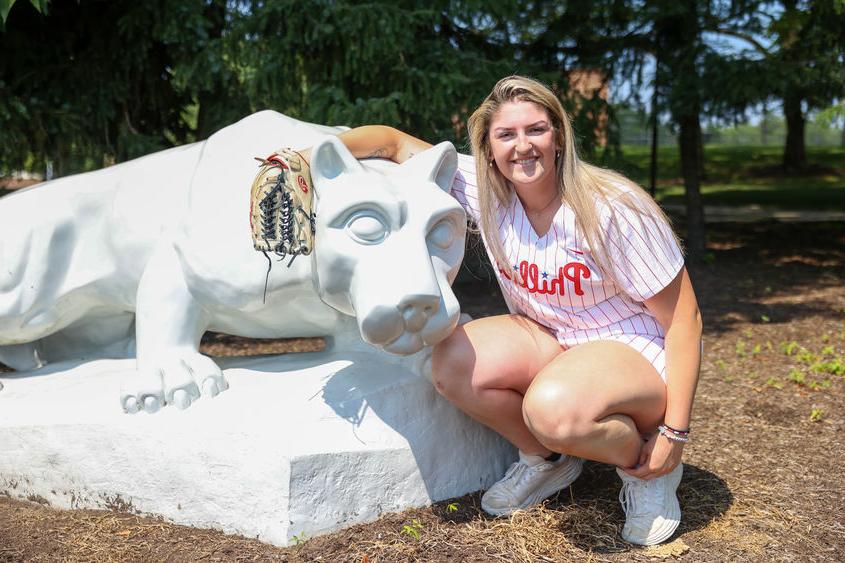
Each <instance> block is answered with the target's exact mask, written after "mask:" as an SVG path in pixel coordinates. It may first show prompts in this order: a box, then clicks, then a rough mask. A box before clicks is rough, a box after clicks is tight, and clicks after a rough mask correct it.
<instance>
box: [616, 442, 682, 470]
mask: <svg viewBox="0 0 845 563" xmlns="http://www.w3.org/2000/svg"><path fill="white" fill-rule="evenodd" d="M683 453H684V444H683V442H675V441H674V440H670V439H669V438H667V437H666V436H663V435H661V434H657V433H655V434H654V435H652V437H651V438H649V439H648V441H647V442H646V443H645V444H643V449H642V450H640V459H639V461H638V462H637V465H636V467H629V468H622V470H623V471H624V472H625V473H627V474H628V475H633V476H634V477H639V478H640V479H646V480H647V479H654V478H655V477H660V476H661V475H666V474H667V473H670V472H671V471H672V470H673V469H675V467H677V466H678V464H679V463H681V456H682V455H683Z"/></svg>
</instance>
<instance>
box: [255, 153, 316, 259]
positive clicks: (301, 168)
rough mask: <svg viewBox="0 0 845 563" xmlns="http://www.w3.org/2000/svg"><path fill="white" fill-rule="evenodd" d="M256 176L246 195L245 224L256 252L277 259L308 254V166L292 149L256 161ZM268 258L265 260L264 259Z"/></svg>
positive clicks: (310, 215) (310, 230)
mask: <svg viewBox="0 0 845 563" xmlns="http://www.w3.org/2000/svg"><path fill="white" fill-rule="evenodd" d="M256 160H258V161H259V162H261V164H260V168H259V171H258V175H257V176H256V177H255V180H254V181H253V182H252V189H251V191H250V212H249V222H250V227H251V229H252V242H253V246H254V247H255V249H256V250H259V251H261V252H264V254H265V256H266V255H267V253H268V252H272V253H274V254H276V255H277V256H279V257H280V258H285V257H287V256H290V261H289V262H288V266H290V265H291V263H292V262H293V260H294V258H296V257H297V256H300V255H308V254H311V250H312V249H313V248H314V213H313V211H312V209H311V208H312V202H313V196H314V191H313V189H312V184H311V171H310V167H309V165H308V163H307V162H306V161H305V159H303V158H302V157H301V156H300V155H299V153H297V152H296V151H294V150H292V149H287V148H285V149H280V150H279V151H277V152H274V153H273V154H271V155H270V156H268V157H267V158H256ZM268 258H269V256H268Z"/></svg>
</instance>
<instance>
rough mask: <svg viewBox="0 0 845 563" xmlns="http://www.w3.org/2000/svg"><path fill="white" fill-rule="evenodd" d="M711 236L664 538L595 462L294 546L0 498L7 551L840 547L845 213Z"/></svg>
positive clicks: (564, 553) (548, 557)
mask: <svg viewBox="0 0 845 563" xmlns="http://www.w3.org/2000/svg"><path fill="white" fill-rule="evenodd" d="M711 240H712V242H711V250H712V251H713V256H712V258H713V260H712V262H711V263H710V264H707V265H705V266H703V267H700V268H697V269H695V270H694V271H693V277H694V281H695V284H696V289H697V292H698V294H699V298H700V301H701V309H702V311H703V313H704V316H705V325H706V335H705V360H704V364H703V367H702V380H701V384H700V387H699V394H698V399H697V402H696V410H695V413H694V419H693V427H694V429H695V430H694V440H693V442H692V443H691V444H690V445H689V447H688V449H687V451H686V453H685V462H686V464H687V469H686V472H685V476H684V480H683V482H682V484H681V487H680V489H679V495H680V498H681V504H682V507H683V509H684V521H683V523H682V525H681V528H680V530H679V533H678V534H677V536H676V539H675V540H674V541H673V542H671V543H669V544H667V545H664V546H661V547H658V548H650V549H641V548H635V547H632V546H630V545H627V544H625V543H624V542H622V541H621V540H619V538H618V536H617V531H618V529H619V527H620V526H621V523H622V521H623V516H622V512H621V509H620V508H619V505H618V502H617V499H616V495H617V494H618V487H619V485H618V482H617V478H616V476H615V474H614V472H613V470H612V469H611V468H610V467H607V466H603V465H599V464H592V463H591V464H588V465H587V468H586V470H585V473H584V475H583V476H582V477H581V478H579V479H578V481H576V483H575V484H574V485H573V487H572V488H571V490H568V491H564V492H562V493H561V494H559V495H558V496H557V497H554V498H552V499H550V500H549V501H547V502H546V503H545V504H544V505H543V506H542V507H538V508H535V509H532V510H529V511H526V512H523V513H518V514H517V515H515V516H513V517H512V518H510V519H493V518H489V517H487V516H485V515H483V514H482V513H481V512H480V511H479V508H478V495H477V494H475V495H469V496H466V497H462V498H459V499H453V500H451V501H449V502H444V503H439V504H438V505H436V506H434V507H431V508H427V509H419V510H411V511H408V512H405V513H402V514H392V515H387V516H384V517H383V518H382V519H380V520H379V521H377V522H375V523H372V524H369V525H362V526H356V527H354V528H350V529H347V530H344V531H341V532H338V533H336V534H332V535H329V536H322V537H317V538H310V539H309V538H303V541H302V542H301V543H300V544H299V545H297V546H294V547H291V548H287V549H281V548H275V547H272V546H268V545H266V544H262V543H260V542H257V541H255V540H250V539H246V538H241V537H234V536H226V535H223V534H221V533H219V532H215V531H207V530H197V529H191V528H185V527H181V526H174V525H170V524H167V523H164V522H160V521H157V520H154V519H149V518H141V517H138V516H134V515H128V514H120V513H114V512H104V511H57V510H53V509H50V508H48V507H44V506H41V505H38V504H36V503H33V502H26V501H21V500H17V499H9V498H0V561H61V560H75V561H76V560H91V561H107V560H115V561H153V560H168V561H195V560H205V561H255V560H260V561H267V560H276V561H357V562H361V561H391V562H392V561H416V560H426V561H428V560H432V561H446V560H449V561H454V560H463V561H491V560H501V561H566V560H573V561H586V560H593V561H634V560H647V559H653V558H669V557H679V558H681V559H683V560H687V561H696V562H698V561H719V562H723V561H795V560H800V561H842V560H843V558H845V468H843V464H842V462H841V459H842V453H841V452H842V451H843V449H845V439H844V438H843V433H845V224H843V223H829V224H821V223H818V224H800V225H799V224H780V223H755V224H751V225H749V224H737V223H724V224H720V225H719V226H718V229H716V228H715V226H714V227H713V228H712V230H711ZM459 291H460V293H461V294H462V302H463V304H464V309H465V310H467V311H468V312H470V313H471V314H473V315H476V316H477V315H480V314H483V313H489V312H496V311H500V310H502V305H501V301H500V299H499V298H497V297H496V296H495V291H494V290H492V289H491V288H487V287H479V286H473V287H467V286H464V287H461V288H459ZM213 345H215V346H219V347H223V348H225V347H227V346H230V347H234V348H237V349H243V348H245V347H246V348H249V347H251V346H253V345H252V344H250V343H243V342H235V343H232V342H229V341H225V339H224V341H221V342H215V343H213ZM296 346H304V345H303V344H302V343H298V344H296ZM0 455H2V454H0Z"/></svg>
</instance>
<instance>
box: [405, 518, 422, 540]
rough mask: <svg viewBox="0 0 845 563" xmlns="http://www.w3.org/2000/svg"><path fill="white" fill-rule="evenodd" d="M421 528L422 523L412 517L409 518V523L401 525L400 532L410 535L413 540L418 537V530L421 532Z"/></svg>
mask: <svg viewBox="0 0 845 563" xmlns="http://www.w3.org/2000/svg"><path fill="white" fill-rule="evenodd" d="M422 530H423V526H422V524H420V521H419V520H417V519H416V518H414V519H413V520H411V523H410V524H405V525H404V526H402V531H401V532H400V533H401V534H404V535H406V536H410V537H412V538H414V539H415V540H418V539H420V532H422Z"/></svg>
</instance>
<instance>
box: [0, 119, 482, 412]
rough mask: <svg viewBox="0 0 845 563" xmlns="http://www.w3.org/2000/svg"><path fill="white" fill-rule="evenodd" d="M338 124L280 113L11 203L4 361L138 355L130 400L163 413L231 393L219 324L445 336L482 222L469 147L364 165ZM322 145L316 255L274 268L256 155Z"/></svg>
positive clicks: (335, 340)
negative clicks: (219, 357)
mask: <svg viewBox="0 0 845 563" xmlns="http://www.w3.org/2000/svg"><path fill="white" fill-rule="evenodd" d="M339 130H340V129H335V128H328V127H323V126H318V125H313V124H309V123H305V122H302V121H298V120H295V119H292V118H289V117H286V116H284V115H281V114H279V113H276V112H272V111H263V112H259V113H256V114H253V115H251V116H248V117H246V118H244V119H243V120H241V121H239V122H237V123H235V124H233V125H231V126H229V127H226V128H224V129H222V130H220V131H218V132H217V133H215V134H214V135H212V136H211V137H210V138H209V139H208V140H207V141H204V142H199V143H194V144H191V145H186V146H182V147H177V148H173V149H169V150H165V151H161V152H158V153H155V154H152V155H148V156H145V157H142V158H138V159H136V160H132V161H130V162H126V163H123V164H119V165H116V166H111V167H109V168H105V169H103V170H98V171H95V172H89V173H85V174H79V175H75V176H69V177H66V178H61V179H57V180H53V181H50V182H46V183H44V184H41V185H38V186H33V187H32V188H28V189H25V190H21V191H20V192H17V193H14V194H12V195H8V196H6V197H3V198H2V199H0V362H3V363H5V364H7V365H9V366H10V367H13V368H15V369H17V370H20V371H25V370H31V369H35V368H38V367H40V366H42V365H44V364H46V363H49V362H56V361H62V360H70V359H83V360H86V359H90V358H94V357H131V356H133V355H134V356H135V357H136V358H137V372H136V373H135V374H133V376H132V377H131V379H128V380H126V381H124V382H123V385H122V390H121V397H120V401H121V405H122V407H123V409H124V411H126V412H128V413H134V412H139V411H146V412H150V413H152V412H156V411H157V410H159V409H160V408H161V407H163V406H164V405H175V406H176V407H178V408H182V409H184V408H187V407H188V406H190V405H191V403H192V402H193V401H195V400H197V399H198V398H200V397H201V396H215V395H217V394H218V393H220V392H222V391H224V390H225V389H226V388H227V386H228V384H227V382H226V379H225V378H224V376H223V373H222V371H221V369H220V368H219V367H218V366H217V364H216V363H215V362H214V361H213V360H211V359H210V358H208V357H206V356H203V355H202V354H200V353H199V351H198V350H199V342H200V339H201V337H202V335H203V333H205V332H206V331H209V330H212V331H217V332H222V333H227V334H232V335H238V336H244V337H251V338H285V337H314V336H324V337H327V342H328V346H356V345H360V343H361V341H362V340H363V341H364V342H366V343H368V344H369V345H372V346H375V347H376V348H379V349H382V350H384V351H386V352H389V353H392V354H400V355H409V354H413V353H415V352H417V351H419V350H421V349H422V348H423V347H424V346H427V345H432V344H435V343H437V342H438V341H440V340H442V339H443V338H445V337H446V336H447V335H448V334H449V333H450V332H451V331H452V330H453V329H454V327H455V325H456V324H457V320H458V316H459V314H460V311H459V306H458V303H457V300H456V298H455V296H454V294H453V292H452V289H451V282H452V281H453V280H454V278H455V276H456V274H457V270H458V267H459V265H460V262H461V260H462V258H463V251H464V236H465V232H466V231H465V230H466V218H465V215H464V212H463V210H462V209H461V207H460V206H459V205H458V204H457V202H456V201H455V200H454V199H453V198H452V197H450V196H449V194H448V191H449V187H450V184H451V182H452V180H453V178H454V175H455V172H456V167H457V155H456V153H455V149H454V147H453V146H452V145H451V144H449V143H441V144H439V145H437V146H435V147H433V148H431V149H429V150H427V151H425V152H423V153H420V154H418V155H417V156H415V157H413V158H412V159H410V160H408V161H407V162H405V163H403V164H401V165H396V164H393V163H388V162H384V161H380V160H375V161H362V162H359V161H358V160H356V159H355V158H354V157H353V156H352V155H351V153H350V152H349V151H348V150H347V149H346V148H345V147H344V145H343V144H342V143H341V142H340V141H339V140H338V139H337V138H336V137H335V134H336V133H337V132H339ZM309 145H310V146H313V147H314V150H313V152H312V163H311V174H312V179H313V182H314V191H315V192H316V194H315V197H316V201H315V208H314V209H315V213H316V218H315V229H316V231H315V232H316V234H315V241H316V242H315V247H314V251H313V252H312V253H311V254H310V255H308V256H298V257H297V258H296V259H295V260H294V261H292V262H290V263H288V260H285V261H283V262H274V263H273V264H272V268H271V269H270V271H269V274H268V261H267V259H266V258H265V256H264V255H262V254H261V253H260V252H256V251H255V250H254V249H253V247H252V239H251V231H250V226H249V186H250V184H251V182H252V179H253V177H254V176H255V174H256V171H257V167H256V162H255V160H254V159H253V157H261V156H264V155H266V154H268V153H270V152H272V151H273V150H275V149H276V148H278V147H281V146H309ZM265 275H266V276H268V277H267V278H266V295H265ZM345 316H352V317H354V318H355V320H356V322H357V330H355V328H354V324H351V323H348V322H345V321H344V318H346V317H345ZM350 327H351V328H350ZM349 332H352V333H353V335H354V338H349V336H350V335H349V334H347V333H349Z"/></svg>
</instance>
